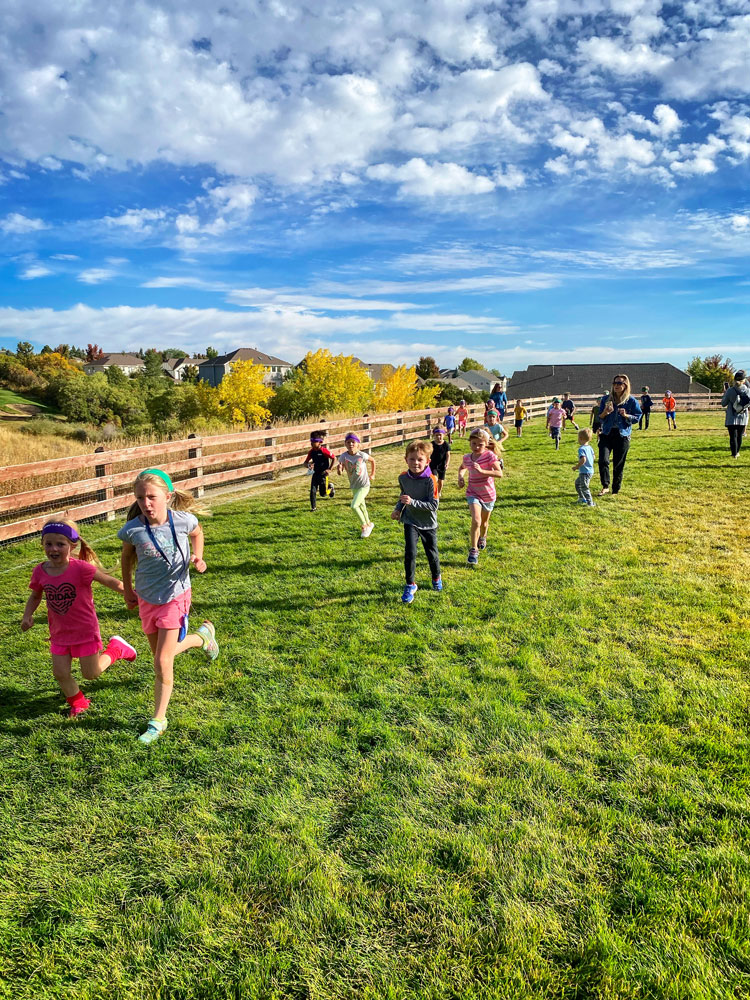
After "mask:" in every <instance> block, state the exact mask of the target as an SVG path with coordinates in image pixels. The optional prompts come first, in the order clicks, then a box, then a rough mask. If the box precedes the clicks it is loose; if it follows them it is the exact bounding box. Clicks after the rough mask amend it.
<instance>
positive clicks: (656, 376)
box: [507, 361, 708, 399]
mask: <svg viewBox="0 0 750 1000" xmlns="http://www.w3.org/2000/svg"><path fill="white" fill-rule="evenodd" d="M618 372H623V373H624V374H625V375H627V376H628V378H629V379H630V388H631V390H632V392H633V394H634V395H636V396H637V395H640V392H641V387H642V386H644V385H647V386H648V387H649V389H650V391H651V394H652V395H659V396H661V395H662V394H663V393H664V390H665V389H671V390H672V392H674V393H698V394H700V393H706V392H708V389H707V388H706V387H705V386H704V385H701V384H700V383H699V382H694V381H693V379H692V378H691V377H690V375H688V373H687V372H684V371H682V370H681V369H679V368H676V367H675V366H674V365H670V364H667V363H664V362H658V363H657V362H646V363H642V364H631V363H629V362H627V361H615V362H613V363H610V364H605V365H529V366H528V368H526V369H525V371H517V372H513V375H512V376H511V379H510V382H509V383H508V388H507V393H508V396H509V397H511V398H513V399H531V398H533V397H535V396H560V395H562V394H563V393H564V392H569V393H570V395H571V396H572V397H573V398H574V399H575V397H576V396H593V395H596V394H598V393H604V392H607V391H608V390H609V389H611V388H612V379H613V378H614V376H615V375H616V374H617V373H618Z"/></svg>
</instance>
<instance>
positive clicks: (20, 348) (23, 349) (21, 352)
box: [16, 340, 34, 365]
mask: <svg viewBox="0 0 750 1000" xmlns="http://www.w3.org/2000/svg"><path fill="white" fill-rule="evenodd" d="M33 356H34V345H33V344H30V343H29V342H28V340H19V342H18V343H17V344H16V357H17V358H18V360H19V361H20V362H21V364H22V365H27V364H28V363H29V361H31V359H32V358H33Z"/></svg>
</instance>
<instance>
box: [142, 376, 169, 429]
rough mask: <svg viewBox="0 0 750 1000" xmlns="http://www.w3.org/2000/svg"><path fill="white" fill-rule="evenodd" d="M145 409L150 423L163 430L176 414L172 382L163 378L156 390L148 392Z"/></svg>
mask: <svg viewBox="0 0 750 1000" xmlns="http://www.w3.org/2000/svg"><path fill="white" fill-rule="evenodd" d="M146 410H147V411H148V415H149V418H150V420H151V423H152V424H153V425H154V427H156V428H157V430H163V429H164V428H165V425H167V424H168V423H169V422H170V421H171V420H172V419H173V418H174V417H175V416H176V415H177V398H176V395H175V391H174V383H173V382H171V381H168V380H167V379H164V383H163V385H161V386H160V387H159V390H158V391H157V392H151V393H149V395H148V397H147V399H146Z"/></svg>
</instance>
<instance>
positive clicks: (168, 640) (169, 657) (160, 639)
mask: <svg viewBox="0 0 750 1000" xmlns="http://www.w3.org/2000/svg"><path fill="white" fill-rule="evenodd" d="M179 634H180V633H179V629H176V628H160V629H159V631H158V632H152V633H151V634H150V635H149V636H148V643H149V646H151V651H152V653H153V654H154V718H155V719H156V720H157V721H159V722H161V721H163V719H164V717H165V716H166V714H167V705H169V699H170V698H171V697H172V687H173V686H174V658H175V656H176V655H177V636H178V635H179ZM191 638H193V637H192V636H186V637H185V639H191ZM195 638H199V637H198V636H196V637H195ZM184 641H185V640H183V642H184Z"/></svg>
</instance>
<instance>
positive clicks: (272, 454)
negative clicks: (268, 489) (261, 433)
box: [264, 424, 278, 479]
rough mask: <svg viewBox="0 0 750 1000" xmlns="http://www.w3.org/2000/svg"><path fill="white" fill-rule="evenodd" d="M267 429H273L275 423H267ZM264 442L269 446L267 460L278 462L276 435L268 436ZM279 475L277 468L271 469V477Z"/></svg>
mask: <svg viewBox="0 0 750 1000" xmlns="http://www.w3.org/2000/svg"><path fill="white" fill-rule="evenodd" d="M265 429H266V430H267V431H270V430H272V429H273V425H272V424H266V428H265ZM264 444H265V446H266V448H268V451H267V453H266V462H274V463H275V462H276V438H275V437H267V438H266V440H265V441H264ZM277 475H278V472H277V471H276V469H271V474H270V476H269V479H275V478H276V476H277Z"/></svg>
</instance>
